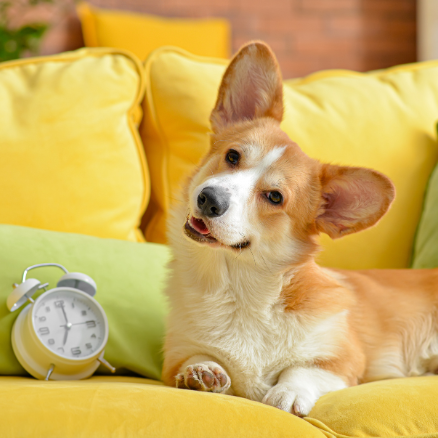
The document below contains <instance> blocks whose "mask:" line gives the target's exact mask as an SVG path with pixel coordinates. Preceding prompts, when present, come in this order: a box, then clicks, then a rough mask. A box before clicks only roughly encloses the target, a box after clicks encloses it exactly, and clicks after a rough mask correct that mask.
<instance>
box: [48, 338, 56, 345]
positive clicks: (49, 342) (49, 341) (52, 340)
mask: <svg viewBox="0 0 438 438" xmlns="http://www.w3.org/2000/svg"><path fill="white" fill-rule="evenodd" d="M47 342H48V344H49V345H53V344H54V343H55V340H54V339H49V340H48V341H47Z"/></svg>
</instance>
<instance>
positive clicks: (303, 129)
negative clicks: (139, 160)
mask: <svg viewBox="0 0 438 438" xmlns="http://www.w3.org/2000/svg"><path fill="white" fill-rule="evenodd" d="M226 65H227V62H226V61H222V60H217V59H210V58H201V57H197V56H194V55H191V54H189V53H187V52H184V51H182V50H179V49H176V48H162V49H159V50H157V51H155V52H154V53H153V54H152V55H151V56H150V57H149V58H148V60H147V61H146V64H145V70H146V75H147V91H146V99H145V101H144V113H145V118H144V119H143V122H142V125H141V128H140V133H141V136H142V138H143V143H144V145H145V149H146V155H147V157H148V161H149V163H150V173H151V180H152V194H151V201H150V205H149V208H148V211H147V214H146V217H147V219H148V222H147V227H146V230H145V232H146V239H147V240H150V241H153V242H165V220H166V216H167V213H168V211H169V208H170V205H171V203H172V200H173V199H174V198H175V193H176V192H177V191H178V190H179V187H180V186H181V184H182V182H183V181H184V178H185V177H186V176H187V175H189V174H190V172H192V171H193V169H194V167H195V165H196V164H197V163H198V162H199V159H200V158H201V156H202V155H203V154H205V153H206V151H207V150H208V148H209V131H210V126H209V117H210V112H211V110H212V108H213V106H214V104H215V101H216V95H217V91H218V87H219V83H220V80H221V76H222V74H223V73H224V71H225V67H226ZM437 75H438V61H431V62H425V63H419V64H412V65H406V66H400V67H394V68H391V69H388V70H383V71H379V72H371V73H355V72H351V71H325V72H320V73H317V74H314V75H311V76H309V77H306V78H304V79H298V80H290V81H285V82H284V101H285V107H286V110H285V116H284V121H283V124H282V127H283V129H284V130H285V131H286V133H287V134H288V135H289V136H290V137H291V138H292V140H294V141H296V142H297V143H298V144H299V145H300V146H301V148H302V149H303V151H304V152H306V153H307V154H308V155H310V156H311V157H313V158H318V159H320V160H322V161H327V162H331V163H335V164H342V165H354V166H365V167H371V168H374V169H376V170H379V171H380V172H382V173H384V174H386V175H388V176H389V177H390V178H391V179H392V180H393V182H394V183H395V186H396V189H397V198H396V201H395V202H394V204H393V206H392V208H391V210H390V211H389V213H388V214H387V215H386V216H385V217H384V218H383V219H382V220H381V221H380V222H379V224H378V225H377V226H376V227H374V228H371V229H368V230H365V231H362V232H360V233H358V234H353V235H350V236H347V237H344V238H342V239H339V240H335V241H332V240H330V239H329V238H328V237H327V236H325V235H324V236H323V237H322V239H321V242H322V244H323V247H324V249H325V250H324V251H323V252H322V254H321V256H320V259H319V261H320V263H322V264H323V265H325V266H333V267H339V268H351V269H366V268H406V267H408V266H409V259H410V255H411V249H412V244H413V238H414V233H415V229H416V226H417V223H418V220H419V217H420V214H421V206H422V201H423V194H424V190H425V186H426V183H427V180H428V178H429V175H430V173H431V171H432V169H433V167H434V165H435V162H436V160H437V157H438V147H437V144H436V142H435V133H434V125H435V122H436V120H437V118H438V81H437V80H436V78H437ZM182 225H183V224H181V226H182Z"/></svg>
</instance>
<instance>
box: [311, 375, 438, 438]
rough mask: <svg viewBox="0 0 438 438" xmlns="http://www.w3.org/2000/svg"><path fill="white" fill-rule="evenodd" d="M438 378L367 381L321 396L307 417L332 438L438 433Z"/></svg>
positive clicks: (412, 435) (429, 436)
mask: <svg viewBox="0 0 438 438" xmlns="http://www.w3.org/2000/svg"><path fill="white" fill-rule="evenodd" d="M437 394H438V378H437V377H435V376H430V377H411V378H407V379H393V380H385V381H381V382H374V383H367V384H365V385H359V386H356V387H353V388H348V389H344V390H341V391H336V392H332V393H329V394H327V395H325V396H323V397H321V398H320V399H319V400H318V402H317V404H316V405H315V407H314V408H313V409H312V411H311V412H310V414H309V416H308V417H307V418H306V420H307V421H308V422H309V423H310V424H313V425H314V426H316V427H318V428H319V429H321V430H323V431H324V432H325V434H326V436H327V437H329V438H334V437H336V438H345V437H385V438H389V437H405V438H408V437H410V438H414V437H418V438H420V437H421V438H432V437H433V438H436V437H437V436H438V405H437V403H436V397H437Z"/></svg>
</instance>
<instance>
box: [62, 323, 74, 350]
mask: <svg viewBox="0 0 438 438" xmlns="http://www.w3.org/2000/svg"><path fill="white" fill-rule="evenodd" d="M72 325H73V324H72V323H71V322H69V323H67V324H64V325H62V326H61V327H65V335H64V341H63V343H62V345H65V343H66V342H67V337H68V332H69V331H70V329H71V327H72Z"/></svg>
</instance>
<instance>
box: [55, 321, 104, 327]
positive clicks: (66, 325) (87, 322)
mask: <svg viewBox="0 0 438 438" xmlns="http://www.w3.org/2000/svg"><path fill="white" fill-rule="evenodd" d="M90 322H94V323H95V322H96V321H84V322H74V323H71V322H69V323H68V324H63V325H60V326H59V327H68V326H69V325H70V327H71V326H72V325H79V324H89V323H90Z"/></svg>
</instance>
